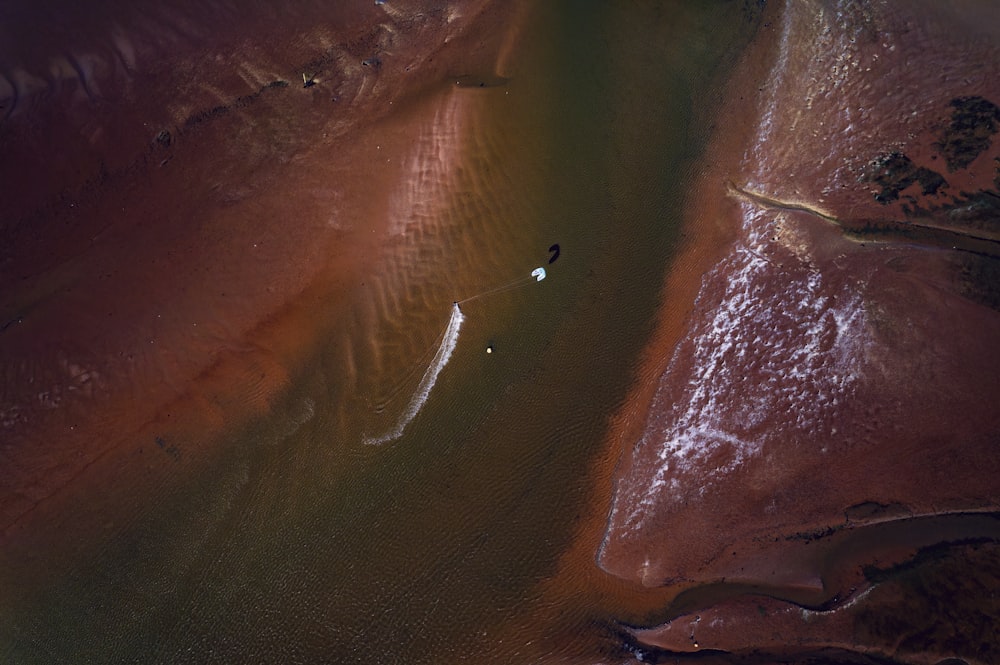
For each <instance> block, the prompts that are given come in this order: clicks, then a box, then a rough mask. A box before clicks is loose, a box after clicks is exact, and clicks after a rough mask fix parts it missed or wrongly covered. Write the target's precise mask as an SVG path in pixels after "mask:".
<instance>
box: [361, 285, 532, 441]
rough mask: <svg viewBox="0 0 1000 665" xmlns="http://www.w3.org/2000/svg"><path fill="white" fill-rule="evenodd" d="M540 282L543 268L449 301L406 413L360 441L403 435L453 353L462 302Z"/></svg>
mask: <svg viewBox="0 0 1000 665" xmlns="http://www.w3.org/2000/svg"><path fill="white" fill-rule="evenodd" d="M543 279H545V268H535V269H534V270H532V271H531V274H530V275H528V276H527V277H520V278H518V279H516V280H514V281H513V282H509V283H507V284H503V285H501V286H498V287H496V288H494V289H490V290H489V291H484V292H482V293H477V294H476V295H473V296H470V297H468V298H465V299H464V300H456V301H455V302H453V303H452V306H451V318H450V319H448V326H447V327H446V328H445V331H444V335H442V339H441V346H440V347H438V350H437V353H435V354H434V357H433V358H432V359H431V363H430V365H429V366H428V367H427V370H426V371H425V372H424V375H423V377H422V378H421V379H420V383H419V384H418V385H417V389H416V391H415V392H414V393H413V397H412V398H411V399H410V403H409V404H408V405H407V406H406V410H405V411H404V412H403V415H402V416H401V417H400V419H399V421H398V422H397V423H396V425H395V427H393V428H392V429H390V430H389V431H388V432H386V433H384V434H382V435H381V436H376V437H365V439H364V442H365V443H366V444H369V445H379V444H382V443H388V442H389V441H393V440H395V439H398V438H399V437H400V436H402V435H403V430H405V429H406V426H407V425H409V424H410V422H411V421H412V420H413V419H414V418H416V417H417V414H418V413H420V409H421V408H422V407H423V406H424V403H425V402H426V401H427V398H428V397H429V396H430V394H431V389H432V388H433V387H434V384H435V382H437V378H438V375H439V374H440V373H441V370H443V369H444V366H445V365H447V364H448V360H450V359H451V354H452V352H453V351H454V350H455V346H456V345H457V344H458V333H459V331H460V330H461V329H462V321H464V320H465V315H464V314H462V307H461V304H462V303H465V302H469V301H471V300H477V299H479V298H483V297H485V296H489V295H495V294H497V293H503V292H505V291H510V290H512V289H516V288H520V287H522V286H526V285H528V284H530V283H531V282H540V281H542V280H543Z"/></svg>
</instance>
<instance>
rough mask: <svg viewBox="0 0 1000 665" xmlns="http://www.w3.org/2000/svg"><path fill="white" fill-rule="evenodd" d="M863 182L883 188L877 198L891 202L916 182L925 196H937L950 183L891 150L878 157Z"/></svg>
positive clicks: (876, 195)
mask: <svg viewBox="0 0 1000 665" xmlns="http://www.w3.org/2000/svg"><path fill="white" fill-rule="evenodd" d="M861 180H862V182H872V183H875V184H876V185H878V186H879V187H880V188H881V190H880V191H879V192H876V194H875V200H876V201H878V202H879V203H882V204H889V203H891V202H893V201H895V200H897V199H898V198H899V193H900V192H902V191H903V190H904V189H906V188H908V187H910V186H911V185H913V184H914V183H917V184H919V185H920V187H921V190H922V192H923V194H924V195H925V196H936V195H937V193H938V191H939V190H940V189H941V188H942V187H947V185H948V183H947V182H946V181H945V179H944V177H943V176H942V175H941V174H940V173H937V172H936V171H932V170H931V169H928V168H926V167H923V166H917V165H916V164H914V163H913V160H911V159H910V158H909V157H907V156H906V155H904V154H903V153H901V152H891V153H888V154H885V155H880V156H879V157H876V158H875V159H874V160H872V162H871V163H870V164H869V165H868V168H867V169H866V170H865V173H863V174H862V176H861Z"/></svg>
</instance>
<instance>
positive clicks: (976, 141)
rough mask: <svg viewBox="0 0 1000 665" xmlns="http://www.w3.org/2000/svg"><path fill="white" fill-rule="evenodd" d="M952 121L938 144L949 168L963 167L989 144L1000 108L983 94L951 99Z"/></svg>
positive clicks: (995, 128) (951, 169) (994, 131)
mask: <svg viewBox="0 0 1000 665" xmlns="http://www.w3.org/2000/svg"><path fill="white" fill-rule="evenodd" d="M950 105H951V107H952V109H953V110H952V112H951V122H950V123H949V124H948V126H947V127H946V128H945V129H944V131H942V132H941V136H940V140H939V141H938V142H937V143H936V144H935V147H936V148H937V149H938V151H939V152H940V153H941V154H942V155H943V156H944V158H945V161H946V162H947V164H948V170H949V171H952V172H954V171H957V170H958V169H963V168H965V167H967V166H968V165H969V164H971V163H972V162H973V160H975V159H976V157H978V156H979V155H980V154H982V152H983V151H985V150H986V149H987V148H989V147H990V143H991V142H992V140H993V135H994V134H995V133H996V132H997V124H998V123H1000V108H997V105H996V104H994V103H993V102H991V101H989V100H988V99H985V98H983V97H978V96H974V97H958V98H956V99H953V100H951V104H950Z"/></svg>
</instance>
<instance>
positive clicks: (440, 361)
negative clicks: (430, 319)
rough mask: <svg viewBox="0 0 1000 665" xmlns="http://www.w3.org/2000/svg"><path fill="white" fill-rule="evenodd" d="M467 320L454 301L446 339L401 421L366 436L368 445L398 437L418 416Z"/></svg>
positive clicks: (442, 342) (425, 373)
mask: <svg viewBox="0 0 1000 665" xmlns="http://www.w3.org/2000/svg"><path fill="white" fill-rule="evenodd" d="M464 320H465V315H464V314H462V310H461V308H460V307H459V306H458V303H457V302H456V303H454V304H453V305H452V309H451V318H450V319H449V320H448V327H447V328H445V331H444V339H442V340H441V346H440V347H438V350H437V353H435V354H434V357H433V358H432V359H431V364H430V366H429V367H428V368H427V371H426V372H424V376H423V377H422V378H421V379H420V384H419V385H418V386H417V390H416V391H415V392H414V393H413V397H412V398H411V399H410V403H409V404H408V405H407V407H406V411H404V412H403V415H402V416H401V417H400V419H399V422H397V423H396V426H395V427H393V428H392V429H391V430H389V431H388V432H386V433H385V434H383V435H382V436H379V437H366V438H365V443H366V444H368V445H379V444H382V443H388V442H389V441H393V440H395V439H398V438H399V437H400V436H402V435H403V430H405V429H406V426H407V425H409V424H410V421H411V420H413V419H414V418H416V417H417V414H418V413H420V409H421V408H423V406H424V403H425V402H426V401H427V398H428V397H429V396H430V394H431V389H432V388H433V387H434V384H435V383H436V382H437V378H438V374H440V373H441V370H443V369H444V366H445V365H447V364H448V360H450V359H451V354H452V351H454V350H455V346H456V345H457V344H458V333H459V331H460V330H461V329H462V321H464Z"/></svg>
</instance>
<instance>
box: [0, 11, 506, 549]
mask: <svg viewBox="0 0 1000 665" xmlns="http://www.w3.org/2000/svg"><path fill="white" fill-rule="evenodd" d="M6 11H7V12H8V13H9V14H10V15H9V16H8V17H7V18H8V19H9V21H8V22H6V23H5V25H9V26H12V25H19V26H21V28H22V30H23V34H44V35H48V36H49V37H50V39H48V40H47V41H46V40H34V39H33V40H30V41H27V40H20V39H13V40H11V41H9V42H5V43H6V44H7V48H6V50H5V51H4V52H3V54H0V55H2V59H0V65H2V69H0V74H2V78H0V81H3V86H2V87H0V96H2V97H3V100H2V107H3V114H2V118H3V121H2V124H0V134H2V139H3V142H4V149H5V152H4V156H3V159H2V160H0V175H2V177H3V178H4V180H5V182H6V183H8V187H9V190H8V191H9V192H10V193H11V195H10V196H7V197H5V198H4V201H3V203H2V206H3V208H2V210H0V213H2V214H0V220H2V222H0V223H2V225H3V228H2V231H3V233H4V235H5V238H7V239H8V242H6V243H5V244H4V247H3V249H2V255H0V276H2V277H0V283H2V284H3V289H2V294H0V296H2V300H0V308H2V310H0V311H2V314H0V318H2V321H0V327H2V331H0V335H2V338H3V345H2V350H0V354H2V357H0V364H2V366H3V367H4V370H3V371H4V375H3V386H2V391H3V392H2V393H0V416H2V422H0V426H2V428H3V440H4V447H3V449H2V450H0V455H2V456H3V463H4V467H5V469H6V472H5V474H4V477H3V479H2V481H0V482H2V484H0V515H2V518H0V525H2V527H3V531H4V532H5V533H6V534H7V535H8V536H13V535H14V534H15V533H16V532H18V529H19V528H20V527H23V526H24V523H23V522H22V519H23V518H24V517H25V516H26V515H29V514H36V512H35V511H36V510H37V509H39V508H40V507H41V506H43V505H45V504H51V505H52V508H51V510H50V511H49V512H50V517H52V516H62V517H58V519H60V520H61V519H64V517H65V516H66V513H67V511H69V512H75V511H73V509H72V508H71V507H70V506H71V505H72V504H73V502H74V499H72V498H71V497H70V495H73V493H72V492H70V493H69V494H68V495H67V496H66V498H64V499H59V498H58V497H59V495H60V493H62V491H63V489H64V488H66V487H68V486H69V485H70V484H75V485H77V486H80V487H84V486H89V485H94V484H96V485H103V484H107V483H114V484H115V485H116V487H117V486H119V485H120V488H121V490H122V492H124V494H123V495H129V492H130V491H131V490H125V489H124V487H126V486H132V488H133V490H134V488H135V485H134V484H137V485H143V484H150V485H152V486H156V485H157V484H158V483H160V482H168V483H169V482H170V481H169V480H165V478H169V476H170V475H172V474H175V473H177V471H178V470H179V469H185V468H187V469H190V468H195V467H197V466H198V465H199V464H202V463H203V461H204V460H207V459H208V458H210V457H211V455H212V454H213V453H212V451H211V441H212V440H213V437H215V436H217V435H218V434H220V433H221V432H224V431H233V429H234V428H239V427H241V426H242V425H243V424H244V423H246V422H247V420H248V419H249V418H252V417H255V416H258V415H261V414H263V413H266V412H267V411H268V409H269V408H271V406H272V405H273V404H274V403H275V401H276V400H278V399H280V397H281V395H282V393H283V391H284V390H285V389H286V388H287V387H288V386H289V385H290V383H291V382H292V381H293V380H294V377H295V376H296V373H297V372H298V371H299V369H300V367H301V364H302V363H303V361H304V358H306V357H307V355H308V354H309V353H310V349H311V348H312V347H313V345H314V344H315V341H316V339H318V336H319V335H321V334H322V331H323V330H324V326H328V325H329V324H330V322H333V321H336V320H337V318H338V314H337V312H338V308H341V309H340V311H341V312H344V311H346V310H345V309H342V308H343V306H344V303H345V302H346V301H347V300H348V299H349V298H350V297H351V296H350V294H351V293H352V292H353V291H354V290H356V289H357V287H358V285H359V284H360V283H362V282H363V281H364V279H365V276H364V275H365V271H366V270H367V269H369V267H370V266H372V265H375V264H377V262H378V260H379V257H380V256H381V255H382V252H383V246H384V244H385V242H386V239H387V237H388V236H389V235H390V234H391V233H392V229H391V228H390V227H391V220H390V215H389V211H387V208H386V205H385V204H386V201H387V200H388V199H389V198H390V194H391V193H392V192H393V191H394V190H395V189H397V188H398V181H400V180H401V179H407V178H409V177H410V176H411V175H412V174H410V173H409V172H408V171H407V170H406V169H407V168H408V167H407V163H406V156H407V155H408V154H409V153H410V152H411V149H412V146H411V145H410V140H411V138H412V136H413V135H414V134H415V133H416V129H417V128H419V127H420V126H422V125H425V124H426V123H427V122H428V119H427V114H428V113H430V114H431V116H432V118H433V114H435V113H437V112H438V111H437V109H436V105H434V104H423V102H421V100H422V99H425V98H426V97H427V96H428V95H429V94H435V91H438V92H440V91H441V90H447V89H449V87H454V82H453V81H452V80H451V79H452V78H453V77H455V76H464V77H466V79H468V78H469V77H481V78H483V80H490V81H492V80H494V79H496V78H497V77H499V76H501V75H502V74H503V71H498V67H501V65H500V61H501V60H502V58H503V57H505V55H504V54H505V49H507V48H509V46H510V40H511V38H512V36H513V35H514V34H515V33H516V30H517V23H516V20H513V18H514V16H516V14H517V11H516V9H514V8H511V7H507V8H497V7H496V6H494V4H492V3H489V2H477V3H471V4H470V3H461V4H460V5H459V4H454V5H448V6H437V5H436V6H435V7H433V8H428V7H424V6H422V5H421V4H420V3H407V2H393V3H391V4H373V3H367V4H363V5H358V6H357V7H352V8H346V7H342V6H340V5H338V6H337V7H332V8H331V7H330V6H328V3H314V4H310V3H298V4H296V5H294V6H288V7H283V8H282V11H281V12H280V13H278V12H276V11H275V12H271V10H269V9H267V8H256V9H254V10H253V11H249V12H236V11H235V10H233V9H232V8H231V7H228V6H223V5H218V6H215V5H209V6H203V5H198V6H197V7H194V6H188V5H186V4H183V3H173V4H161V5H158V6H156V7H155V8H146V9H144V10H143V12H142V13H139V12H138V10H133V9H131V8H120V7H115V6H112V5H110V4H109V5H106V6H100V7H92V8H89V9H88V10H87V12H85V15H78V14H81V12H83V10H82V9H77V8H71V7H66V8H55V7H40V6H31V7H28V6H27V5H26V6H24V7H13V8H9V9H8V10H6ZM43 23H44V24H45V25H46V27H47V30H45V31H41V32H39V31H38V30H36V29H35V27H36V26H37V25H39V24H43ZM219 26H221V27H219ZM466 79H463V80H466ZM422 104H423V105H422ZM456 108H458V107H456ZM181 441H183V442H184V443H183V445H182V444H181V443H179V442H181ZM199 460H203V461H199ZM164 465H167V467H169V468H164ZM182 473H183V472H182ZM164 474H166V475H164ZM86 493H87V492H84V493H83V495H85V494H86ZM140 494H141V492H140ZM81 496H82V495H81ZM60 501H62V502H63V503H60ZM57 503H59V505H58V506H56V505H55V504H57ZM109 505H113V501H112V502H111V503H110V504H109ZM96 512H100V511H96ZM94 519H101V518H98V517H94ZM41 523H42V524H44V519H42V522H41ZM15 525H19V527H16V526H15Z"/></svg>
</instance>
